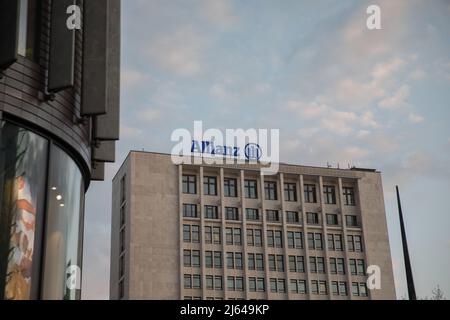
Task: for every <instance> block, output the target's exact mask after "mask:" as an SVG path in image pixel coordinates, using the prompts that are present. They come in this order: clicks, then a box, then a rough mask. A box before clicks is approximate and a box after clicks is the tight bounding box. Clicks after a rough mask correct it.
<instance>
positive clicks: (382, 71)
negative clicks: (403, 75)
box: [372, 58, 405, 81]
mask: <svg viewBox="0 0 450 320" xmlns="http://www.w3.org/2000/svg"><path fill="white" fill-rule="evenodd" d="M404 65H405V61H404V60H402V59H399V58H394V59H392V60H389V61H387V62H383V63H379V64H377V65H376V66H375V67H374V68H373V70H372V77H373V79H374V81H383V80H386V79H387V78H389V77H391V76H392V75H393V74H394V73H395V72H397V71H398V70H400V68H401V67H403V66H404Z"/></svg>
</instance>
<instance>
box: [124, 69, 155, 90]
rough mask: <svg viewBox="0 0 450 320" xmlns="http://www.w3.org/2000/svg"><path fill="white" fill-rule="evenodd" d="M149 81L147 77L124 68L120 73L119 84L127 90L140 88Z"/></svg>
mask: <svg viewBox="0 0 450 320" xmlns="http://www.w3.org/2000/svg"><path fill="white" fill-rule="evenodd" d="M149 79H150V76H149V75H147V74H145V73H143V72H141V71H138V70H135V69H129V68H124V69H123V70H122V71H121V84H122V87H125V88H126V89H127V90H130V89H133V88H136V87H138V86H142V85H143V84H144V83H145V82H146V81H148V80H149Z"/></svg>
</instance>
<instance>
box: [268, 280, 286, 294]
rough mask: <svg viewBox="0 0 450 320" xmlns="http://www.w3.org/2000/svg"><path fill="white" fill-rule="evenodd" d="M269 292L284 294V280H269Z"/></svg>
mask: <svg viewBox="0 0 450 320" xmlns="http://www.w3.org/2000/svg"><path fill="white" fill-rule="evenodd" d="M269 281H270V292H274V293H284V292H286V280H285V279H277V278H270V280H269Z"/></svg>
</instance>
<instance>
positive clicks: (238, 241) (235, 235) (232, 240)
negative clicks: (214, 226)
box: [225, 228, 242, 246]
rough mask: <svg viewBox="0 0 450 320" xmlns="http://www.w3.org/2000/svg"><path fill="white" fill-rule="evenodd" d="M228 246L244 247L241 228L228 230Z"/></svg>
mask: <svg viewBox="0 0 450 320" xmlns="http://www.w3.org/2000/svg"><path fill="white" fill-rule="evenodd" d="M225 231H226V240H227V242H226V243H227V245H235V246H240V245H242V235H241V228H226V229H225Z"/></svg>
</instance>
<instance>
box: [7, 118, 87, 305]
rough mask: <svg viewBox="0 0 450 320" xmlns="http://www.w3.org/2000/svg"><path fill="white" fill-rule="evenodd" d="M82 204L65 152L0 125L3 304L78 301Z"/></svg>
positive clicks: (79, 185)
mask: <svg viewBox="0 0 450 320" xmlns="http://www.w3.org/2000/svg"><path fill="white" fill-rule="evenodd" d="M83 204H84V182H83V177H82V175H81V172H80V170H79V168H78V166H77V164H76V163H75V162H74V161H73V160H72V158H71V157H70V156H69V155H68V154H67V153H65V152H64V151H63V150H62V149H61V148H59V147H58V146H56V145H55V144H53V143H52V141H50V140H48V139H45V138H43V137H41V136H39V135H37V134H35V133H33V132H31V131H29V130H26V129H24V128H21V127H19V126H16V125H14V124H11V123H8V122H4V121H2V122H0V299H10V300H27V299H38V298H43V299H79V297H80V285H81V283H80V281H81V280H80V279H81V269H80V268H81V247H82V243H81V241H82V230H83V228H82V226H83V212H84V208H83ZM44 230H45V231H44ZM41 275H42V278H41ZM41 281H42V283H41Z"/></svg>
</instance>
